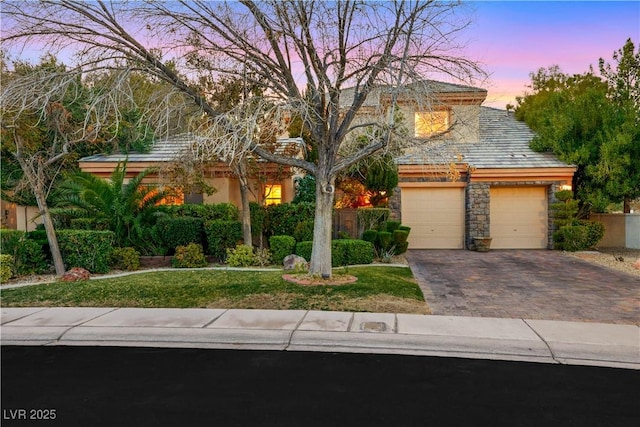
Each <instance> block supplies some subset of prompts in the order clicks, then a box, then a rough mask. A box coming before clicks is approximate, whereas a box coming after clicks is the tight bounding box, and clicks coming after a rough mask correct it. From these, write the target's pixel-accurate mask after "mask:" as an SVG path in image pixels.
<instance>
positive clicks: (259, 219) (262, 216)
mask: <svg viewBox="0 0 640 427" xmlns="http://www.w3.org/2000/svg"><path fill="white" fill-rule="evenodd" d="M249 210H250V212H251V236H252V237H253V238H254V239H255V241H256V242H258V241H259V242H262V240H261V237H262V234H263V233H264V226H265V221H266V218H267V211H266V208H265V207H264V206H262V205H260V204H258V203H256V202H251V203H249ZM254 243H255V242H254Z"/></svg>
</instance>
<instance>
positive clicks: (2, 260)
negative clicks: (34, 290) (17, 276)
mask: <svg viewBox="0 0 640 427" xmlns="http://www.w3.org/2000/svg"><path fill="white" fill-rule="evenodd" d="M14 268H15V266H14V264H13V257H12V256H11V255H6V254H1V255H0V283H4V282H6V281H7V280H9V279H11V278H12V277H13V272H14Z"/></svg>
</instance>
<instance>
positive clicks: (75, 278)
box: [60, 267, 91, 282]
mask: <svg viewBox="0 0 640 427" xmlns="http://www.w3.org/2000/svg"><path fill="white" fill-rule="evenodd" d="M90 276H91V273H89V271H88V270H85V269H84V268H80V267H73V268H72V269H71V270H69V271H67V272H66V273H64V275H63V276H62V277H61V278H60V280H61V281H62V282H79V281H80V280H89V277H90Z"/></svg>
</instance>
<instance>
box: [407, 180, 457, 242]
mask: <svg viewBox="0 0 640 427" xmlns="http://www.w3.org/2000/svg"><path fill="white" fill-rule="evenodd" d="M401 211H402V225H407V226H409V227H411V233H410V234H409V248H410V249H462V248H463V247H464V188H461V187H455V188H450V187H447V188H432V187H429V188H411V187H409V188H407V187H405V188H403V189H402V207H401Z"/></svg>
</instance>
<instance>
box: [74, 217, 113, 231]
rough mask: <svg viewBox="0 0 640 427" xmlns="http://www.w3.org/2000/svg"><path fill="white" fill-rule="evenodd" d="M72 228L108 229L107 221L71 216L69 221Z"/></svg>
mask: <svg viewBox="0 0 640 427" xmlns="http://www.w3.org/2000/svg"><path fill="white" fill-rule="evenodd" d="M69 225H70V228H71V229H72V230H108V229H109V221H107V220H105V219H102V220H99V219H95V218H73V219H71V220H70V221H69Z"/></svg>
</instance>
